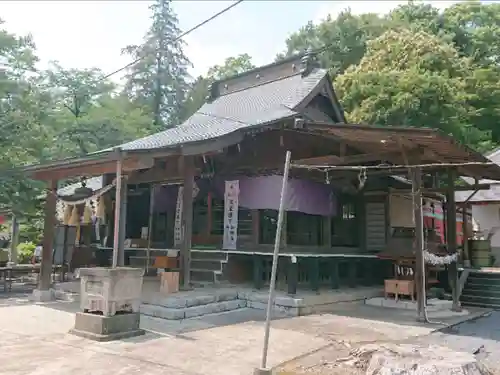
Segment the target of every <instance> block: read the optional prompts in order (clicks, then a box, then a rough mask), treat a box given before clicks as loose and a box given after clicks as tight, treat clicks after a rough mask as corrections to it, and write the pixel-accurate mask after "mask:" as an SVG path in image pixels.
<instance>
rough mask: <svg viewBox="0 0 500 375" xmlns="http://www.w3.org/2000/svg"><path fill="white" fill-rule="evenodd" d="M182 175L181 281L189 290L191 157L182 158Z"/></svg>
mask: <svg viewBox="0 0 500 375" xmlns="http://www.w3.org/2000/svg"><path fill="white" fill-rule="evenodd" d="M182 173H183V176H184V189H183V192H182V243H181V263H182V273H183V278H182V280H183V285H184V288H189V287H190V285H191V239H192V235H193V186H194V159H193V157H192V156H184V157H183V166H182Z"/></svg>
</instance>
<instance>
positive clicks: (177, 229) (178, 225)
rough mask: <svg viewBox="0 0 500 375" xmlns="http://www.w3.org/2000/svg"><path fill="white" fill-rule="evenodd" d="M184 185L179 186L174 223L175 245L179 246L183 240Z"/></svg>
mask: <svg viewBox="0 0 500 375" xmlns="http://www.w3.org/2000/svg"><path fill="white" fill-rule="evenodd" d="M183 191H184V187H183V186H179V190H178V192H177V204H176V206H175V224H174V246H178V245H180V244H181V242H182V207H183V205H182V192H183Z"/></svg>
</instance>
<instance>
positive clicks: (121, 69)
mask: <svg viewBox="0 0 500 375" xmlns="http://www.w3.org/2000/svg"><path fill="white" fill-rule="evenodd" d="M243 1H244V0H238V1H236V2H234V3H232V4H231V5H230V6H228V7H226V8H224V9H222V10H221V11H219V12H217V13H215V14H214V15H213V16H211V17H210V18H207V19H206V20H204V21H203V22H200V23H199V24H197V25H195V26H193V27H192V28H190V29H189V30H187V31H185V32H183V33H182V34H181V35H179V36H178V37H176V38H175V39H174V40H172V42H171V43H175V42H177V41H179V40H180V39H182V38H184V37H185V36H186V35H188V34H190V33H192V32H193V31H195V30H197V29H199V28H200V27H202V26H204V25H206V24H207V23H209V22H211V21H213V20H214V19H216V18H217V17H219V16H221V15H223V14H224V13H226V12H227V11H229V10H231V9H232V8H234V7H235V6H237V5H239V4H241V3H242V2H243ZM146 56H147V55H145V56H142V57H139V58H137V59H135V60H134V61H132V62H130V63H128V64H127V65H125V66H123V67H121V68H120V69H117V70H115V71H113V72H111V73H109V74H106V75H105V76H104V77H101V78H100V79H99V80H98V81H97V82H99V81H102V80H105V79H107V78H109V77H111V76H113V75H115V74H117V73H120V72H121V71H123V70H125V69H127V68H129V67H131V66H132V65H134V64H136V63H138V62H139V61H141V60H143V59H144V58H146Z"/></svg>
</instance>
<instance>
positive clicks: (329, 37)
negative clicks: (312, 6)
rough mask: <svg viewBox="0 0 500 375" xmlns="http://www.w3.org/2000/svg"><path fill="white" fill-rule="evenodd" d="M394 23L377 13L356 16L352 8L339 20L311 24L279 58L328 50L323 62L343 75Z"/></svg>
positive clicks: (297, 33) (338, 17)
mask: <svg viewBox="0 0 500 375" xmlns="http://www.w3.org/2000/svg"><path fill="white" fill-rule="evenodd" d="M389 26H390V23H389V22H388V21H387V20H386V19H384V18H382V17H380V16H378V15H377V14H372V13H367V14H362V15H359V16H357V15H354V14H352V13H351V11H350V10H349V9H347V10H344V11H342V12H341V13H340V14H339V15H338V16H337V18H335V19H334V18H332V17H331V16H330V15H328V16H327V17H326V19H325V20H323V21H322V22H321V23H319V24H318V25H315V24H313V23H312V22H309V23H308V24H307V25H305V26H304V27H302V28H301V29H299V31H297V32H296V33H293V34H292V35H291V36H290V37H289V38H288V39H287V40H286V47H287V48H286V51H285V53H283V54H280V55H278V59H280V58H284V57H286V56H291V55H294V54H297V53H301V52H304V51H305V50H307V49H308V48H311V49H313V50H318V49H322V48H325V47H326V50H325V51H324V52H322V53H321V55H320V57H319V61H320V63H321V65H322V66H323V67H324V68H327V69H329V70H330V72H331V73H332V74H334V75H337V74H342V73H343V72H344V71H345V70H346V69H347V68H348V67H349V66H351V65H356V64H358V63H359V61H360V60H361V59H362V58H363V56H364V54H365V51H366V43H367V42H368V41H369V40H371V39H374V38H376V37H378V36H380V35H382V34H383V33H384V31H386V30H387V29H388V27H389Z"/></svg>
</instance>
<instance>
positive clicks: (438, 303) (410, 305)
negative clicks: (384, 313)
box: [365, 297, 453, 311]
mask: <svg viewBox="0 0 500 375" xmlns="http://www.w3.org/2000/svg"><path fill="white" fill-rule="evenodd" d="M365 303H366V304H367V305H370V306H376V307H387V308H391V309H403V310H415V311H416V310H417V301H409V300H401V299H400V300H398V301H396V300H394V299H392V298H384V297H374V298H369V299H367V300H366V301H365ZM452 304H453V302H452V301H447V300H439V299H435V298H432V299H429V300H428V301H427V311H444V310H451V307H452Z"/></svg>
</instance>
